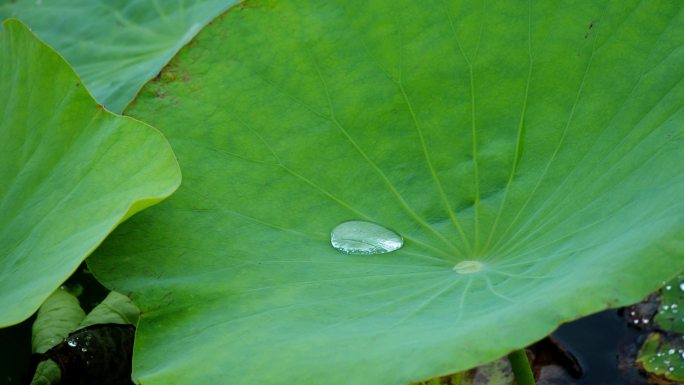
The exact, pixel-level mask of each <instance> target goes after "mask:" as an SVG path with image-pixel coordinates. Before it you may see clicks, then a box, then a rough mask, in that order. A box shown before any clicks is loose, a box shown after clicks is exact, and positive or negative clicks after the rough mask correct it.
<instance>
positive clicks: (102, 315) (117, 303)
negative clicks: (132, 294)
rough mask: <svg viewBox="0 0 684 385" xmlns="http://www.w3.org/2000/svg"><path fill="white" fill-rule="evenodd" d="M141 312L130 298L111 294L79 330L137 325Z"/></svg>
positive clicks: (93, 311) (88, 316) (92, 311)
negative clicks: (101, 325)
mask: <svg viewBox="0 0 684 385" xmlns="http://www.w3.org/2000/svg"><path fill="white" fill-rule="evenodd" d="M139 316H140V310H138V308H137V307H136V306H135V304H133V301H131V299H130V298H128V297H126V296H125V295H123V294H120V293H117V292H115V291H112V292H110V293H109V294H108V295H107V297H105V299H104V300H102V302H100V303H99V304H98V305H97V306H95V308H94V309H93V310H91V311H90V313H88V315H87V316H86V317H85V318H84V319H83V321H82V322H81V323H80V325H79V328H84V327H86V326H90V325H95V324H130V325H133V326H135V325H137V324H138V317H139Z"/></svg>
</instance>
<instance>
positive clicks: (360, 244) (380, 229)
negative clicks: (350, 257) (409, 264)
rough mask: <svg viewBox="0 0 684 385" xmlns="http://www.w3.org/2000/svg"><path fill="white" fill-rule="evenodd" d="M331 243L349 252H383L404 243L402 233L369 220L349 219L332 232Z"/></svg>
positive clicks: (399, 246) (394, 248) (342, 250)
mask: <svg viewBox="0 0 684 385" xmlns="http://www.w3.org/2000/svg"><path fill="white" fill-rule="evenodd" d="M330 243H331V244H332V246H333V247H334V248H336V249H337V250H339V251H341V252H343V253H347V254H366V255H369V254H383V253H389V252H390V251H394V250H397V249H399V248H401V247H402V246H403V245H404V240H403V238H402V237H401V235H399V234H397V233H395V232H394V231H392V230H390V229H388V228H386V227H384V226H380V225H378V224H376V223H372V222H367V221H348V222H343V223H340V224H339V225H337V227H335V228H334V229H333V230H332V232H331V233H330Z"/></svg>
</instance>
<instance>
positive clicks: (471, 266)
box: [454, 261, 484, 274]
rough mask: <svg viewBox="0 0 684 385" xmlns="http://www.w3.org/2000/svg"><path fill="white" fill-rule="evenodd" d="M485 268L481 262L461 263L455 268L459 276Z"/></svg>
mask: <svg viewBox="0 0 684 385" xmlns="http://www.w3.org/2000/svg"><path fill="white" fill-rule="evenodd" d="M483 268H484V264H483V263H482V262H479V261H461V262H459V263H457V264H456V266H454V271H455V272H457V273H459V274H472V273H477V272H478V271H480V270H482V269H483Z"/></svg>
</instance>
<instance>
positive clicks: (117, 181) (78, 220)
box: [0, 20, 180, 327]
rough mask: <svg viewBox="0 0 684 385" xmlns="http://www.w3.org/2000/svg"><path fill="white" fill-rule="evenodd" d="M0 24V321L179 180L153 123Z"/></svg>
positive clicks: (21, 313) (23, 30)
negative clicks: (109, 106)
mask: <svg viewBox="0 0 684 385" xmlns="http://www.w3.org/2000/svg"><path fill="white" fill-rule="evenodd" d="M3 26H4V29H3V31H2V32H1V33H0V106H2V107H0V108H1V109H2V111H3V112H2V113H1V114H0V116H1V117H2V119H0V158H1V163H2V167H0V181H1V182H0V308H2V309H3V311H2V312H0V327H2V326H8V325H12V324H14V323H17V322H20V321H22V320H23V319H26V318H28V317H29V316H30V315H31V313H33V312H34V311H35V310H36V309H37V308H38V306H40V304H41V303H42V302H43V301H44V300H45V299H46V298H47V297H48V296H49V295H50V294H51V293H52V292H53V291H54V290H55V289H56V288H57V287H58V286H59V285H60V284H61V283H62V282H63V281H64V280H65V279H66V278H67V277H69V275H71V273H73V272H74V270H75V269H76V268H77V267H78V265H79V264H80V263H81V262H82V261H83V259H84V258H85V257H86V256H87V255H88V254H90V253H91V252H92V250H93V249H95V247H96V246H98V245H99V244H100V243H101V242H102V240H103V239H104V238H105V236H106V235H107V234H109V233H110V232H111V231H112V229H113V228H114V227H115V226H116V225H117V224H119V223H120V222H122V221H123V220H125V219H126V218H128V217H130V216H131V215H133V214H135V213H136V212H138V211H140V210H142V209H144V208H146V207H149V206H151V205H153V204H156V203H157V202H159V201H161V200H163V199H165V198H166V197H168V196H169V195H170V194H171V193H172V192H173V191H174V190H175V189H176V188H177V187H178V185H179V183H180V171H179V169H178V164H177V162H176V159H175V157H174V154H173V152H172V151H171V147H170V146H169V143H168V142H167V141H166V140H165V139H164V137H163V136H162V134H161V133H160V132H159V131H157V130H155V129H154V128H152V127H150V126H148V125H146V124H144V123H141V122H139V121H137V120H134V119H131V118H125V117H121V116H117V115H114V114H112V113H110V112H108V111H106V110H104V109H102V108H101V107H100V106H98V105H97V103H96V102H95V101H94V100H93V99H92V97H91V96H90V95H89V94H88V92H87V91H86V89H85V87H84V86H83V83H82V82H81V81H80V80H79V79H78V77H77V76H76V74H75V73H74V72H73V70H72V69H71V68H70V67H69V66H68V64H67V63H66V62H65V61H64V59H62V58H61V57H60V56H59V55H58V54H57V53H55V52H54V51H53V50H52V49H50V48H49V47H47V46H46V45H45V44H43V43H42V42H41V41H39V40H38V39H37V38H36V37H35V36H34V35H33V34H32V33H31V32H30V31H29V30H28V28H27V27H26V26H24V25H23V24H21V23H20V22H18V21H16V20H10V21H7V22H5V23H4V25H3Z"/></svg>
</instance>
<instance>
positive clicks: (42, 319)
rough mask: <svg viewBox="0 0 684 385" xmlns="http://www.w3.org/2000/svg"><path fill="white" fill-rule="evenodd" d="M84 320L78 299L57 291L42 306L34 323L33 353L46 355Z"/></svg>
mask: <svg viewBox="0 0 684 385" xmlns="http://www.w3.org/2000/svg"><path fill="white" fill-rule="evenodd" d="M84 318H85V312H84V311H83V309H82V308H81V305H80V304H79V302H78V298H76V297H75V296H74V295H72V294H71V293H69V292H68V291H66V290H64V289H61V288H60V289H57V290H55V292H54V293H52V294H51V295H50V296H49V297H48V298H47V299H46V300H45V303H43V304H42V305H41V306H40V309H38V315H37V316H36V320H35V321H34V322H33V327H32V329H33V330H32V332H31V345H32V351H33V352H34V353H45V352H46V351H47V350H48V349H50V348H52V347H53V346H55V345H57V344H58V343H60V342H62V341H63V340H64V338H66V336H68V335H69V333H71V332H73V331H74V330H76V329H77V328H78V326H79V325H80V324H81V322H82V321H83V319H84Z"/></svg>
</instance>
